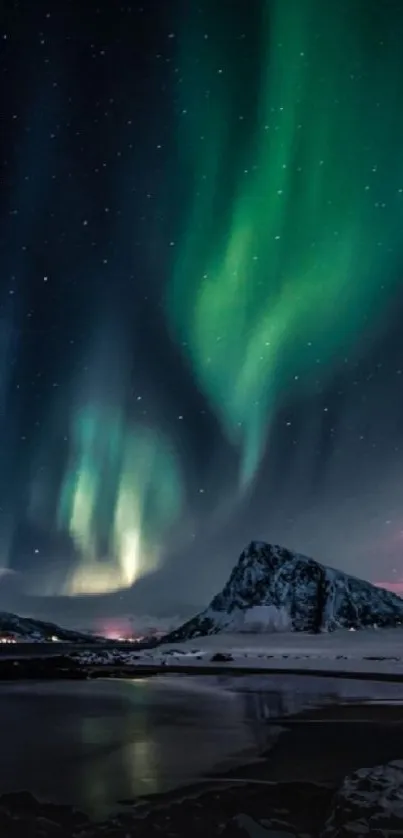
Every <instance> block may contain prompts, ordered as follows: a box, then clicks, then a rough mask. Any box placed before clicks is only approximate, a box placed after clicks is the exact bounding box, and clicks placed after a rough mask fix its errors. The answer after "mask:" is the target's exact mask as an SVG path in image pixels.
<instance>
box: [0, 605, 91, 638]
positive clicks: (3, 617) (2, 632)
mask: <svg viewBox="0 0 403 838" xmlns="http://www.w3.org/2000/svg"><path fill="white" fill-rule="evenodd" d="M5 638H12V639H14V640H16V641H17V642H22V643H24V642H26V643H31V642H36V643H43V642H46V641H52V640H53V641H57V640H61V641H64V642H66V643H75V642H83V641H84V642H86V643H92V642H94V640H95V638H93V637H90V636H87V635H85V634H81V633H80V632H77V631H69V630H68V629H62V628H60V626H57V625H55V623H45V622H43V621H42V620H34V619H32V618H31V617H18V616H17V614H9V613H8V612H6V611H0V640H2V639H5Z"/></svg>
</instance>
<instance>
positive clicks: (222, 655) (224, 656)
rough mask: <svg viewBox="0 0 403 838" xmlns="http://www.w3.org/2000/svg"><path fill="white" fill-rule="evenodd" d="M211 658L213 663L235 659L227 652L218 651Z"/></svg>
mask: <svg viewBox="0 0 403 838" xmlns="http://www.w3.org/2000/svg"><path fill="white" fill-rule="evenodd" d="M210 660H211V662H212V663H226V662H228V661H233V660H234V658H233V657H232V655H230V654H228V653H227V652H216V654H215V655H213V657H212V658H210Z"/></svg>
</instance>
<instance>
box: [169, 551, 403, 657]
mask: <svg viewBox="0 0 403 838" xmlns="http://www.w3.org/2000/svg"><path fill="white" fill-rule="evenodd" d="M253 620H255V624H256V625H258V624H259V620H260V628H257V630H260V631H262V630H265V631H269V630H279V629H280V630H285V629H287V630H291V631H302V632H304V631H305V632H315V633H316V632H320V631H333V630H335V629H337V628H346V629H348V628H350V629H359V628H365V627H368V626H377V627H387V626H388V627H391V626H396V625H401V624H402V623H403V599H401V598H400V597H399V596H398V595H397V594H394V593H392V592H391V591H387V590H385V589H383V588H378V587H375V585H372V584H371V582H367V581H365V580H363V579H359V578H358V577H355V576H351V575H350V574H348V573H344V572H343V571H340V570H336V569H334V568H331V567H328V566H327V565H324V564H321V563H320V562H318V561H316V560H315V559H312V558H310V557H309V556H304V555H303V554H301V553H296V552H294V551H291V550H289V549H288V548H286V547H280V546H279V545H276V544H268V543H266V542H262V541H251V542H250V544H249V545H248V546H247V547H246V548H245V549H244V550H243V551H242V553H241V555H240V557H239V559H238V562H237V564H236V565H235V567H234V568H233V570H232V572H231V574H230V576H229V578H228V580H227V582H226V584H225V585H224V587H223V589H222V591H220V593H218V594H216V596H215V597H213V599H212V601H211V603H210V605H209V606H208V607H207V608H205V609H204V610H203V611H201V612H200V613H199V614H197V615H196V616H195V617H193V618H192V619H190V620H188V621H187V622H186V623H184V624H183V625H182V626H181V627H179V628H178V629H176V630H174V631H173V632H170V633H169V634H168V635H166V636H165V637H164V638H163V642H181V641H183V640H190V639H191V638H193V637H199V636H203V635H209V634H219V633H220V632H225V631H251V630H253V625H254V623H253Z"/></svg>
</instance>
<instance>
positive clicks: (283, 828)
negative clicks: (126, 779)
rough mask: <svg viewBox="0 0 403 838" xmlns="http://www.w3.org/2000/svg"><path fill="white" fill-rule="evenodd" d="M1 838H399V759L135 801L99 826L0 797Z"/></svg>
mask: <svg viewBox="0 0 403 838" xmlns="http://www.w3.org/2000/svg"><path fill="white" fill-rule="evenodd" d="M0 835H1V836H4V838H17V836H18V838H21V836H24V838H132V836H133V838H146V836H147V838H154V836H155V838H157V836H166V838H189V836H192V838H216V837H217V838H218V836H220V838H353V836H364V835H366V836H370V838H392V836H393V838H397V836H400V837H401V838H402V837H403V760H402V761H396V762H391V763H388V764H387V765H380V766H375V767H373V768H362V769H360V770H358V771H355V772H353V773H352V774H350V775H349V776H347V777H346V778H345V779H344V782H343V783H342V784H341V786H340V787H339V788H336V787H334V786H331V785H330V784H327V785H325V784H323V785H320V784H315V783H301V782H298V783H296V782H294V783H278V782H267V781H258V780H255V781H253V782H250V781H249V780H237V778H236V776H234V777H233V778H232V779H230V778H227V779H226V781H225V783H224V782H221V783H220V782H219V781H217V782H216V783H215V785H214V787H213V786H211V785H210V787H209V788H208V789H206V787H200V786H198V787H194V788H192V789H190V790H189V789H188V790H187V791H186V796H184V792H183V790H182V792H177V793H176V794H169V795H166V796H161V797H159V798H154V800H153V801H150V800H149V801H143V802H141V803H137V804H136V803H135V802H132V803H130V802H129V801H128V802H127V807H126V811H125V812H124V813H122V814H119V815H117V816H116V817H115V818H113V819H111V820H109V821H107V822H104V823H93V822H91V821H90V820H89V819H88V818H87V817H86V816H85V815H83V814H81V813H79V812H76V811H75V810H73V809H71V808H69V807H64V806H56V805H50V804H42V803H39V802H38V801H36V800H35V798H34V797H32V796H31V795H30V794H29V793H28V792H22V793H20V794H8V795H3V796H2V797H1V798H0Z"/></svg>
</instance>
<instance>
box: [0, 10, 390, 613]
mask: <svg viewBox="0 0 403 838" xmlns="http://www.w3.org/2000/svg"><path fill="white" fill-rule="evenodd" d="M402 43H403V4H402V2H401V0H326V2H324V1H323V0H220V2H217V0H195V2H193V0H144V2H143V5H140V4H138V3H135V2H133V3H127V4H120V3H115V2H110V0H85V2H83V0H62V1H61V2H58V3H51V2H48V3H44V2H43V1H42V0H35V2H33V0H3V4H2V8H1V11H0V78H1V86H0V117H1V123H0V125H1V130H0V176H1V178H0V219H1V221H0V264H1V272H0V423H1V424H0V445H1V447H0V451H1V470H0V566H1V568H2V571H1V582H0V608H2V609H6V610H10V611H12V610H15V611H19V612H20V613H24V614H25V613H30V614H33V615H36V616H42V617H52V618H55V619H58V620H60V622H65V623H66V624H72V623H74V622H75V623H78V624H81V623H83V621H91V620H92V619H94V620H96V619H98V618H100V617H104V616H111V615H118V614H152V615H156V616H157V617H164V616H167V615H168V616H170V615H180V616H181V615H184V616H185V615H187V614H190V613H192V611H193V610H194V609H196V608H198V607H199V606H201V605H203V604H205V602H206V601H207V600H208V599H209V598H210V597H211V595H212V594H213V593H214V592H215V591H216V589H217V588H219V587H220V586H221V585H222V583H223V582H224V581H225V578H226V576H227V574H228V572H229V570H230V568H231V566H232V565H233V564H234V562H235V561H236V559H237V556H238V554H239V552H240V550H241V549H242V547H243V546H244V544H245V543H246V542H248V541H250V540H251V539H252V538H258V539H263V540H267V541H273V542H277V543H280V544H284V545H285V546H288V547H290V548H293V549H297V550H299V551H300V552H303V553H306V554H308V555H312V556H313V557H314V558H317V559H319V560H321V561H324V562H325V563H329V564H331V565H333V566H336V567H339V568H342V569H344V570H348V571H350V572H352V573H354V574H357V575H359V576H363V577H365V578H368V579H371V580H372V581H381V582H389V583H392V584H394V585H395V586H397V588H399V582H400V580H402V579H403V553H402V550H403V329H402V318H403V281H402V276H403V50H402ZM401 587H402V590H403V582H402V586H401Z"/></svg>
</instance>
